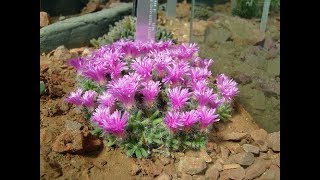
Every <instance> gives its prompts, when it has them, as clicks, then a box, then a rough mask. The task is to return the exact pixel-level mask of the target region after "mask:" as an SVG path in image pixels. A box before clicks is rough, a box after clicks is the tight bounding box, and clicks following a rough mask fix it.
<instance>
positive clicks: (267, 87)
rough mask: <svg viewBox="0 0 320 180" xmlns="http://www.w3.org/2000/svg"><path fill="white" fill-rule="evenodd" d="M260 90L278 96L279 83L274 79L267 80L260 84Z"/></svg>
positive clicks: (268, 94)
mask: <svg viewBox="0 0 320 180" xmlns="http://www.w3.org/2000/svg"><path fill="white" fill-rule="evenodd" d="M260 87H261V90H262V91H263V92H264V93H265V95H267V96H279V95H280V83H279V82H276V81H269V82H264V83H261V84H260Z"/></svg>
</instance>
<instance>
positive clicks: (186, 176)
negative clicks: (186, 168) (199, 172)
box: [181, 173, 192, 180]
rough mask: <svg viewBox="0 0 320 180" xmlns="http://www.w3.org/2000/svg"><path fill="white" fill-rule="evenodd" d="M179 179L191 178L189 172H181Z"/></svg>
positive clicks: (189, 179) (186, 179) (190, 179)
mask: <svg viewBox="0 0 320 180" xmlns="http://www.w3.org/2000/svg"><path fill="white" fill-rule="evenodd" d="M181 180H192V176H191V175H189V174H185V173H182V174H181Z"/></svg>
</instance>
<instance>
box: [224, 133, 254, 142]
mask: <svg viewBox="0 0 320 180" xmlns="http://www.w3.org/2000/svg"><path fill="white" fill-rule="evenodd" d="M247 135H248V133H239V132H232V133H228V134H223V135H222V139H223V140H226V141H240V140H241V139H244V138H246V137H247Z"/></svg>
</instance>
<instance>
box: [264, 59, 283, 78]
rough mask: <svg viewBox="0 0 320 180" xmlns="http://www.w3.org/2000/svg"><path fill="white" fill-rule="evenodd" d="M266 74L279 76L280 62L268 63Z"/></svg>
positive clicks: (272, 61) (271, 61)
mask: <svg viewBox="0 0 320 180" xmlns="http://www.w3.org/2000/svg"><path fill="white" fill-rule="evenodd" d="M267 72H268V73H269V74H271V75H273V76H279V75H280V60H270V61H268V64H267Z"/></svg>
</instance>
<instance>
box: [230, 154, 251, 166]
mask: <svg viewBox="0 0 320 180" xmlns="http://www.w3.org/2000/svg"><path fill="white" fill-rule="evenodd" d="M228 162H229V163H237V164H240V165H243V166H250V165H251V164H252V163H253V162H254V155H253V154H252V153H248V152H243V153H238V154H233V155H231V156H230V157H229V158H228Z"/></svg>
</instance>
